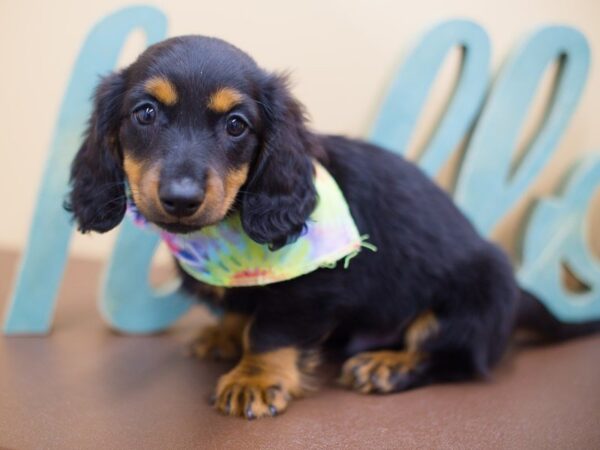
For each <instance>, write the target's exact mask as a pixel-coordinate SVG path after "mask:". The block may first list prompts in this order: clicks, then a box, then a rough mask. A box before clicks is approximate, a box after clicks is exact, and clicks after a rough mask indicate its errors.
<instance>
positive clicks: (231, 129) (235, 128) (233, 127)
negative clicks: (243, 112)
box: [226, 114, 248, 137]
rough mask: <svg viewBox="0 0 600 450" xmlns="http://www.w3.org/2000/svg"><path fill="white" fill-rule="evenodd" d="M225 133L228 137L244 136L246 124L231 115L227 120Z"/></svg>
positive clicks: (238, 117)
mask: <svg viewBox="0 0 600 450" xmlns="http://www.w3.org/2000/svg"><path fill="white" fill-rule="evenodd" d="M226 128H227V133H228V134H229V135H230V136H233V137H238V136H241V135H242V134H244V131H246V129H247V128H248V124H247V123H246V121H245V120H244V119H242V118H241V117H240V116H238V115H235V114H234V115H231V116H229V117H228V118H227V126H226Z"/></svg>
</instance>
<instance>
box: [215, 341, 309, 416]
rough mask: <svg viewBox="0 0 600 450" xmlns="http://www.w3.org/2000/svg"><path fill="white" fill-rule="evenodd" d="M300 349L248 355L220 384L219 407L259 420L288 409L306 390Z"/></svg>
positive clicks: (232, 413) (234, 413)
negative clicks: (299, 356)
mask: <svg viewBox="0 0 600 450" xmlns="http://www.w3.org/2000/svg"><path fill="white" fill-rule="evenodd" d="M297 361H298V356H297V352H296V351H295V350H293V349H283V350H277V351H274V352H270V353H265V354H260V355H245V356H244V357H243V358H242V360H241V361H240V363H239V364H238V365H237V366H236V367H235V368H233V370H231V371H230V372H229V373H227V374H225V375H223V376H222V377H221V378H220V379H219V383H218V384H217V392H216V399H215V407H216V408H217V410H219V411H220V412H222V413H224V414H227V415H230V416H241V417H246V418H247V419H249V420H251V419H256V418H259V417H265V416H275V415H277V414H280V413H282V412H283V411H285V410H286V409H287V407H288V405H289V403H290V401H291V399H292V398H294V397H298V396H300V395H301V394H302V391H303V374H302V373H301V372H300V370H299V369H298V364H297Z"/></svg>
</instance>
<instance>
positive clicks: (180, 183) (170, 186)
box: [158, 178, 204, 217]
mask: <svg viewBox="0 0 600 450" xmlns="http://www.w3.org/2000/svg"><path fill="white" fill-rule="evenodd" d="M158 196H159V197H160V203H161V204H162V206H163V208H164V209H165V211H166V212H167V213H169V214H171V215H172V216H177V217H188V216H191V215H192V214H194V213H195V212H196V211H198V208H199V207H200V204H201V203H202V200H203V199H204V190H203V189H202V187H201V186H200V184H199V183H197V182H196V181H194V180H192V179H191V178H183V179H179V180H173V181H169V182H167V183H161V186H160V188H159V190H158Z"/></svg>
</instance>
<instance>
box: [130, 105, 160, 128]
mask: <svg viewBox="0 0 600 450" xmlns="http://www.w3.org/2000/svg"><path fill="white" fill-rule="evenodd" d="M133 116H134V117H135V120H137V122H138V123H139V124H140V125H151V124H152V123H153V122H154V120H155V119H156V109H155V108H154V106H153V105H151V104H149V103H146V104H145V105H142V106H140V107H139V108H137V109H136V110H135V111H133Z"/></svg>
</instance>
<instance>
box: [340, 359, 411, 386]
mask: <svg viewBox="0 0 600 450" xmlns="http://www.w3.org/2000/svg"><path fill="white" fill-rule="evenodd" d="M420 360H421V356H420V355H419V354H418V353H413V352H400V351H378V352H364V353H359V354H358V355H356V356H354V357H352V358H350V359H348V360H347V361H346V362H345V363H344V365H343V367H342V374H341V377H340V383H341V384H342V385H344V386H346V387H348V388H351V389H354V390H356V391H358V392H361V393H363V394H371V393H377V394H385V393H390V392H395V391H401V390H404V389H407V388H408V387H410V386H411V385H412V384H413V383H414V381H415V375H416V371H415V369H416V368H417V366H418V363H419V362H420Z"/></svg>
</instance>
